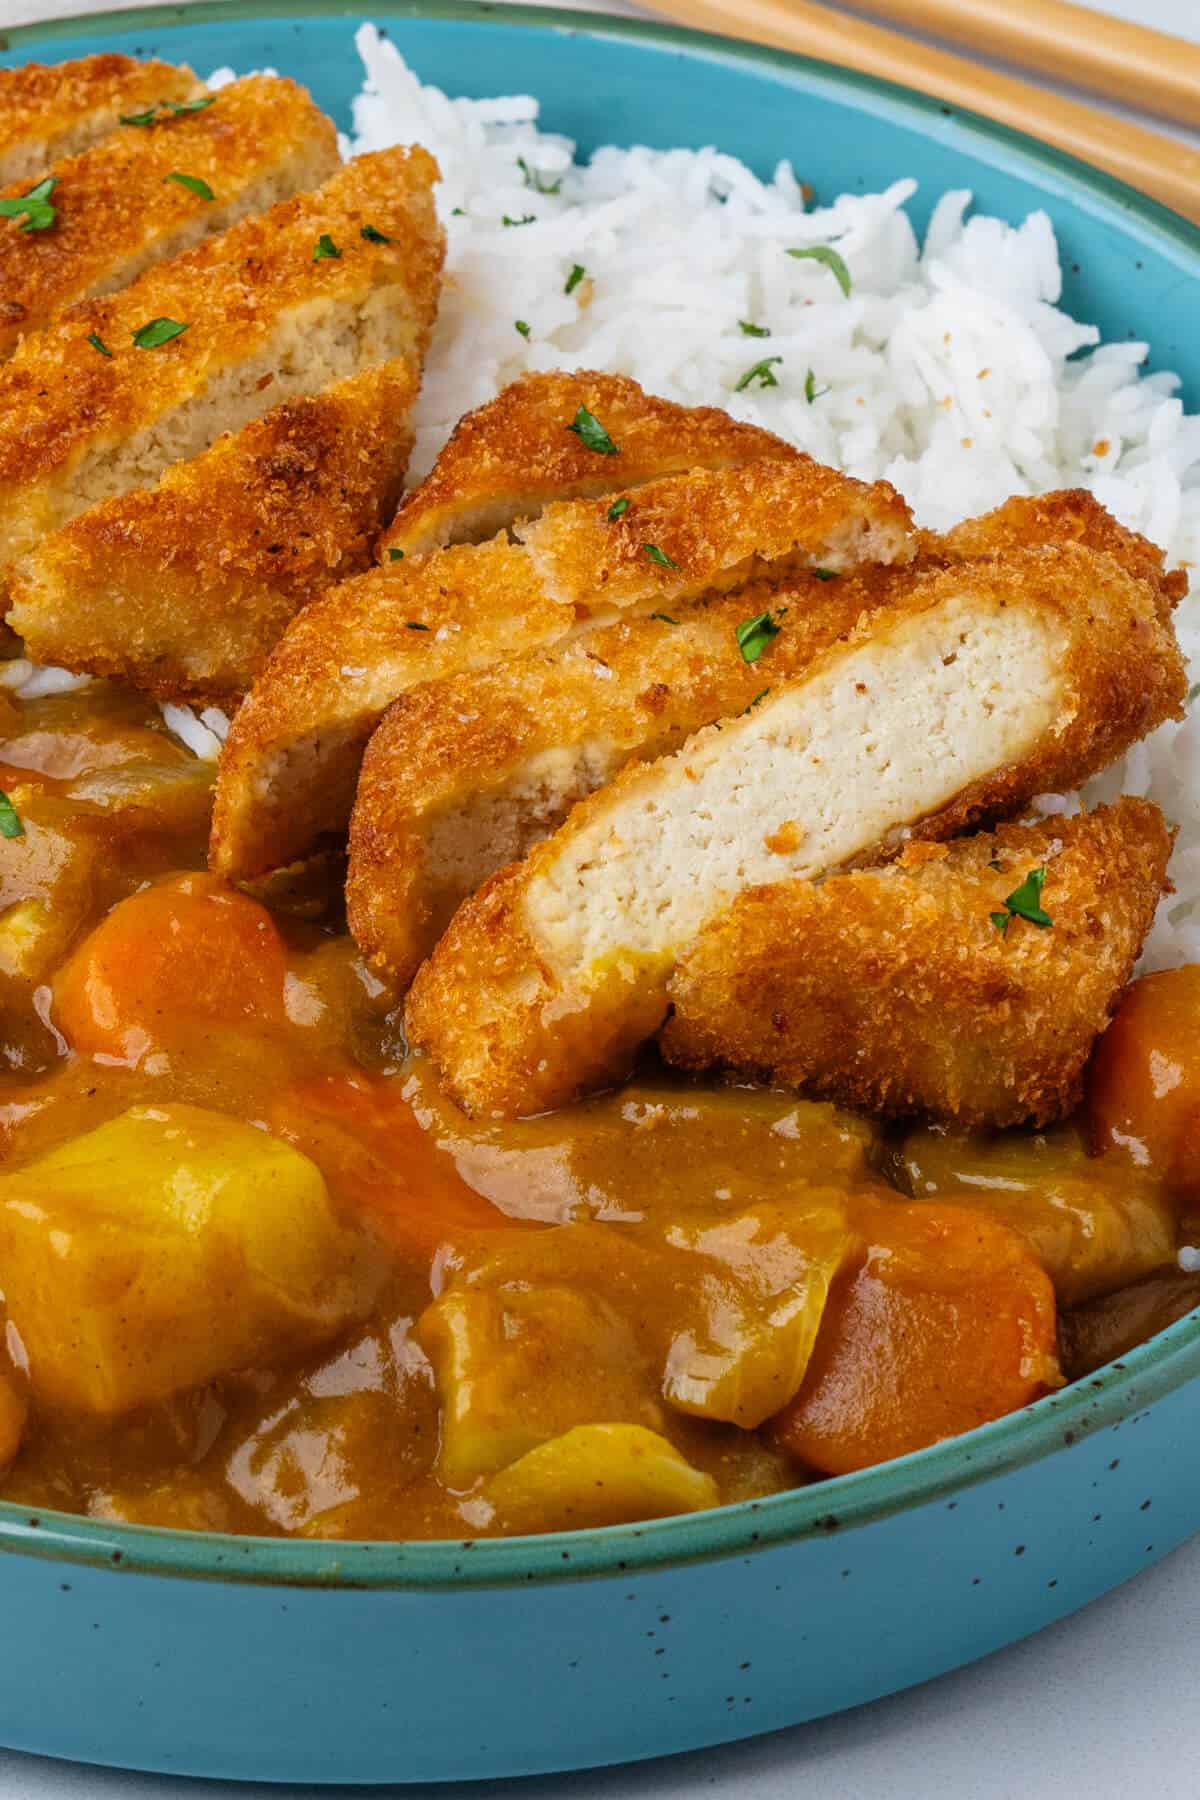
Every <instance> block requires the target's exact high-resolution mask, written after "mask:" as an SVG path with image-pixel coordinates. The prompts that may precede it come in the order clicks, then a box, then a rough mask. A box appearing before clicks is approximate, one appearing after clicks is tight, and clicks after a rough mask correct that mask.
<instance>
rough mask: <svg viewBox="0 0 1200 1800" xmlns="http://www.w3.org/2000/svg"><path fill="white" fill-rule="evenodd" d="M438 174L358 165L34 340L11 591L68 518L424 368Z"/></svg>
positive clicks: (71, 314) (11, 410)
mask: <svg viewBox="0 0 1200 1800" xmlns="http://www.w3.org/2000/svg"><path fill="white" fill-rule="evenodd" d="M436 177H437V166H436V164H435V163H434V161H433V159H432V157H430V156H429V155H428V154H427V153H426V152H425V151H424V150H421V149H395V150H381V151H378V152H377V153H376V154H374V155H371V156H361V157H358V158H356V160H355V161H354V162H351V163H347V164H346V165H345V167H344V168H341V169H339V171H338V172H337V174H336V175H334V176H333V177H332V178H331V179H330V180H329V181H327V182H326V183H325V185H324V187H321V188H318V189H317V190H316V192H315V193H311V194H297V195H294V196H293V197H292V198H291V199H289V200H281V201H280V202H279V203H278V204H277V205H275V206H273V207H272V208H271V209H270V211H269V212H265V213H262V214H260V215H258V216H257V217H254V218H250V219H242V220H239V222H238V223H237V224H236V225H231V226H230V227H229V229H228V230H227V231H224V232H221V233H220V234H219V235H218V236H217V237H213V238H209V239H208V240H207V241H206V242H204V243H202V244H198V245H197V246H196V247H195V248H194V249H192V250H188V251H185V252H184V254H183V255H182V256H178V257H175V258H174V260H173V261H171V262H169V263H163V264H160V265H159V266H158V267H157V268H152V269H148V270H146V272H145V273H144V274H143V275H141V276H139V277H138V279H137V280H136V281H135V282H133V283H132V285H131V286H129V287H127V288H123V289H122V290H121V292H120V293H118V294H113V295H110V296H109V297H108V298H106V299H103V300H86V301H83V302H81V303H80V304H79V305H78V306H72V307H69V308H68V309H67V310H66V311H65V312H64V313H61V314H60V315H59V317H58V319H57V320H55V322H54V323H53V324H51V325H48V326H47V327H46V328H45V330H43V331H40V332H37V333H36V334H35V335H34V336H32V337H29V338H26V339H25V341H24V342H23V343H22V345H21V347H20V349H19V350H18V351H17V353H16V355H15V356H14V357H13V358H12V360H11V361H10V362H8V363H7V364H6V365H5V366H4V367H3V368H0V579H4V578H6V576H7V570H8V568H9V566H10V565H11V564H12V563H13V562H14V561H15V560H16V559H17V558H18V557H19V556H23V555H26V554H27V553H28V552H29V551H30V550H32V549H33V548H34V547H35V546H36V544H37V543H38V541H39V540H40V539H41V538H42V537H44V536H45V535H46V534H47V533H48V532H50V531H54V530H56V529H58V527H60V526H61V525H64V524H66V522H67V521H68V519H72V518H74V517H75V516H76V514H78V513H81V512H83V511H85V510H86V509H87V508H88V507H89V506H94V505H96V504H97V502H99V501H101V500H106V499H108V498H109V497H110V496H111V495H113V494H119V493H124V492H125V491H126V490H127V489H129V488H136V487H148V486H150V485H151V483H153V482H154V481H156V480H157V479H158V477H159V476H160V475H161V474H162V472H163V470H164V469H165V468H167V467H168V466H169V465H170V464H171V463H173V462H179V461H181V460H184V459H186V458H188V457H191V456H196V455H198V454H199V452H200V451H201V450H204V449H206V448H207V447H208V445H209V444H211V443H212V442H213V441H214V440H215V439H216V438H217V437H219V436H220V434H221V433H222V432H223V431H237V430H239V429H240V428H241V427H242V426H243V425H245V424H247V423H248V422H249V421H250V420H251V419H255V418H259V417H261V415H262V414H263V413H265V412H268V411H270V409H271V408H272V407H273V406H276V405H278V404H279V403H280V402H281V401H283V400H290V399H295V398H297V397H298V396H300V395H302V394H315V393H319V392H320V391H321V389H322V388H325V387H328V386H329V385H330V384H331V383H332V382H335V381H341V380H344V379H345V377H346V376H348V375H352V374H354V373H355V372H356V371H357V370H359V369H363V368H366V367H368V366H370V365H371V364H374V363H380V362H385V361H389V360H391V359H393V358H396V357H404V358H406V359H407V360H408V361H409V362H410V363H412V364H413V366H414V367H419V366H420V363H421V359H422V356H423V353H424V349H425V345H426V342H427V340H428V336H429V331H430V327H431V325H432V323H433V318H434V314H435V311H436V308H437V300H438V289H439V283H440V278H441V264H442V253H443V238H442V233H441V230H440V227H439V226H438V223H437V219H436V217H435V214H434V208H433V194H432V188H433V183H434V181H435V179H436ZM367 227H370V230H371V235H366V231H367ZM326 242H327V243H328V245H330V246H332V249H333V250H334V251H336V252H337V254H336V255H332V254H328V253H327V251H326V250H325V249H324V248H323V245H324V244H325V243H326Z"/></svg>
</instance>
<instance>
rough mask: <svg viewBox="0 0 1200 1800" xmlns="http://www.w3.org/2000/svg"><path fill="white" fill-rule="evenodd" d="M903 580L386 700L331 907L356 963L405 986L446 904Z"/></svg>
mask: <svg viewBox="0 0 1200 1800" xmlns="http://www.w3.org/2000/svg"><path fill="white" fill-rule="evenodd" d="M909 579H910V575H909V571H908V570H907V568H899V569H897V568H879V569H870V570H864V571H862V572H861V573H860V574H858V575H847V576H842V577H841V578H839V579H838V580H836V581H821V580H819V579H818V578H817V577H816V576H815V575H805V576H799V577H796V578H795V579H794V581H793V582H792V583H790V584H787V585H785V586H783V587H780V588H774V587H768V586H765V585H760V586H751V587H748V588H744V589H741V590H740V591H739V592H738V593H736V594H728V595H725V596H723V597H722V598H720V599H717V600H714V601H712V602H711V603H708V604H701V605H690V606H687V607H678V608H677V610H676V612H675V613H674V614H667V613H659V614H656V615H655V616H654V617H652V618H639V619H629V620H622V621H621V622H620V623H619V624H616V625H609V626H606V627H605V628H603V629H602V630H597V631H592V632H588V633H586V634H585V635H583V636H582V637H576V638H573V639H571V640H570V641H569V642H567V643H565V644H561V645H559V646H557V647H556V648H555V649H552V650H544V651H540V652H538V653H536V654H534V655H532V656H526V657H520V658H517V659H515V660H513V661H511V662H505V663H500V664H498V665H496V666H495V667H493V668H490V669H484V670H482V671H479V672H477V673H475V674H459V675H453V676H450V677H448V678H447V679H446V680H443V681H435V682H426V683H425V684H424V685H423V686H421V687H418V688H415V689H414V690H413V691H412V692H411V693H409V694H406V695H404V696H402V698H401V699H399V700H397V701H396V703H395V705H394V706H392V707H391V708H390V709H389V711H388V712H387V714H386V715H385V717H384V719H383V722H382V724H381V725H380V727H379V729H378V731H376V733H375V735H374V737H373V738H372V739H371V742H370V744H369V745H368V748H367V753H366V757H365V759H364V762H363V768H362V774H361V776H360V778H359V783H358V794H357V798H356V800H355V805H354V814H353V818H352V821H351V828H350V872H349V883H348V886H347V890H346V898H347V903H348V909H349V920H350V929H351V931H352V932H353V934H354V936H355V938H356V940H357V942H358V944H359V947H360V949H362V951H363V952H364V954H365V955H366V956H368V958H369V959H370V961H371V963H372V965H373V966H374V967H375V968H376V969H377V970H378V972H379V973H380V974H381V975H383V976H384V978H385V979H386V980H387V981H388V982H389V984H390V985H392V986H394V987H396V988H400V989H402V988H404V987H406V986H407V985H408V983H409V982H410V981H411V980H412V978H413V976H414V975H415V973H416V971H417V967H418V965H419V964H420V963H421V961H422V960H423V959H424V957H425V956H426V955H427V954H428V953H429V951H430V950H431V949H432V948H433V945H434V944H435V943H436V941H437V939H438V937H439V936H440V935H441V932H442V931H443V930H444V928H445V926H446V924H447V923H448V922H449V919H450V915H451V913H452V912H453V911H454V909H455V907H456V906H457V905H458V904H459V903H460V901H462V900H465V899H466V897H467V895H468V894H470V893H473V892H474V890H475V889H476V888H477V887H478V886H479V885H480V884H481V882H483V881H485V880H486V879H487V877H488V876H489V875H491V874H493V873H494V872H495V871H496V870H497V869H499V868H501V867H503V865H504V864H505V863H508V862H513V861H514V860H515V859H516V858H518V857H521V856H524V855H525V854H526V852H527V851H529V850H531V849H532V848H533V846H534V844H536V843H538V842H539V841H540V840H541V839H542V838H544V837H546V836H548V835H549V833H550V832H552V831H554V830H556V829H557V828H558V826H559V825H561V824H562V822H563V820H564V819H565V818H566V816H567V814H568V812H569V811H570V810H571V807H572V806H573V805H574V804H575V803H576V801H579V800H582V799H584V798H585V796H586V795H588V794H591V793H593V792H594V791H595V790H596V789H597V788H599V787H602V786H603V785H604V783H605V782H606V781H611V780H612V778H613V776H614V775H615V774H616V773H617V771H618V770H619V769H620V768H621V767H622V766H623V765H624V764H625V763H627V762H628V761H629V760H630V759H631V758H633V757H637V758H640V759H644V758H646V757H654V756H662V755H665V754H666V753H667V752H668V751H670V750H674V749H676V748H678V746H679V745H680V744H682V743H683V742H684V740H685V739H686V738H688V737H690V736H691V735H692V733H693V732H695V731H698V730H700V728H701V727H702V726H704V725H710V724H712V722H713V721H714V720H716V719H726V718H732V717H734V716H735V715H736V714H738V713H740V712H743V711H744V710H745V709H746V708H747V707H748V706H752V705H754V704H755V703H756V702H757V701H759V700H760V699H761V698H762V697H763V696H764V691H765V690H769V688H770V687H771V685H772V684H773V683H777V682H779V681H781V680H784V679H787V678H790V677H792V676H795V675H797V674H799V673H801V672H802V671H803V670H804V669H805V668H807V667H808V666H809V664H810V663H811V662H812V661H813V659H814V658H815V657H816V656H818V655H819V654H820V653H821V652H822V651H824V650H827V649H828V648H829V647H830V645H831V644H834V643H836V642H837V640H838V639H839V638H840V637H843V636H845V635H846V634H847V633H848V632H850V631H851V630H853V628H854V626H855V625H856V624H857V623H858V622H859V620H860V619H861V618H863V617H864V616H865V615H867V614H869V613H871V612H873V611H877V610H878V609H879V608H880V607H881V606H884V605H886V604H887V603H888V600H889V597H891V595H892V594H893V593H894V591H895V589H896V584H897V582H900V581H907V580H909ZM764 619H765V620H766V621H767V622H768V624H769V625H770V626H771V627H773V628H775V632H776V635H775V636H774V637H773V638H766V637H765V636H764V635H762V634H763V632H764V630H765V627H764V625H762V624H761V623H760V624H759V627H758V632H757V633H755V634H754V636H751V637H747V631H746V628H747V626H751V627H753V626H754V624H755V622H756V620H758V621H762V620H764ZM739 631H740V632H741V634H742V637H743V638H746V639H747V642H746V646H745V651H744V650H743V646H742V643H741V642H740V641H739ZM764 645H767V646H769V654H763V656H762V660H759V656H758V655H757V654H756V652H757V653H763V648H764ZM746 652H748V653H749V657H750V658H751V660H747V654H746Z"/></svg>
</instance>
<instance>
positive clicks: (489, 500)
mask: <svg viewBox="0 0 1200 1800" xmlns="http://www.w3.org/2000/svg"><path fill="white" fill-rule="evenodd" d="M580 407H585V408H586V409H587V411H588V412H590V413H591V414H592V416H593V418H596V419H598V420H599V421H600V423H601V424H602V425H603V427H604V429H605V431H606V432H607V433H608V436H609V438H610V439H611V441H612V442H613V443H614V444H615V445H616V454H615V455H611V454H608V453H606V452H602V451H596V450H590V449H589V448H588V447H587V445H586V444H585V443H584V441H583V439H582V438H581V437H580V436H579V434H578V433H577V432H576V431H573V430H572V429H571V426H572V425H573V423H574V421H575V418H576V416H577V414H578V412H579V409H580ZM799 456H800V452H799V451H798V450H794V449H793V448H792V447H791V445H790V444H787V443H785V442H784V440H783V439H782V438H778V437H776V436H775V435H774V434H773V433H772V432H769V431H763V430H762V429H761V428H760V427H759V426H757V425H744V424H742V423H740V422H739V421H738V420H736V419H732V418H730V416H729V414H728V413H727V412H722V411H720V409H719V408H717V407H715V406H680V405H679V404H678V403H677V402H676V401H673V400H662V399H659V398H658V396H657V395H654V394H647V393H646V392H645V390H644V389H643V388H641V387H640V386H639V385H638V383H637V382H636V381H632V380H630V378H629V377H628V376H627V375H604V374H601V373H600V372H599V371H597V370H594V369H576V370H573V371H572V372H571V373H570V374H567V373H564V372H560V371H557V370H555V371H549V372H546V373H540V374H530V375H522V376H521V377H520V379H519V380H517V381H514V382H511V383H510V384H509V386H508V387H506V388H504V389H502V391H501V392H500V393H499V394H497V395H496V397H495V399H494V400H489V401H487V402H486V403H485V404H484V405H483V406H478V407H476V408H475V410H474V411H473V412H469V413H467V414H466V415H465V417H464V418H462V419H460V420H459V423H458V424H457V425H456V426H455V428H454V431H453V432H452V434H451V436H450V438H449V439H448V440H447V442H446V444H445V446H444V448H443V449H442V451H441V452H440V454H439V456H438V459H437V461H436V462H435V463H434V465H433V468H432V469H431V470H430V472H429V474H428V475H427V476H426V477H425V479H424V481H422V482H421V484H420V486H419V487H417V488H414V490H413V492H412V493H411V494H410V495H409V496H408V498H407V499H406V500H405V502H404V504H403V506H402V507H401V508H400V511H399V512H398V513H397V514H396V518H395V521H394V523H393V524H392V527H391V529H390V530H389V531H388V532H387V534H386V536H385V537H384V539H383V541H382V543H381V545H380V550H381V553H382V554H383V555H384V556H386V555H387V552H388V550H389V548H395V549H399V550H403V551H404V552H405V554H406V555H409V556H412V555H417V554H421V553H422V552H425V551H428V550H437V549H440V548H441V546H442V545H443V544H457V543H463V542H473V541H479V540H481V539H483V538H486V537H491V536H492V535H493V533H494V532H497V531H501V530H504V529H506V528H507V527H508V526H510V525H512V524H514V523H515V522H516V521H517V520H520V519H529V518H534V517H536V516H537V514H539V513H540V512H541V510H542V508H543V507H544V506H545V505H546V504H547V502H549V501H551V500H569V499H571V498H572V497H574V496H583V495H592V496H599V495H601V494H612V493H618V492H621V491H623V490H627V489H629V488H633V487H640V486H641V485H642V484H643V483H644V482H647V481H653V480H656V479H657V478H658V477H659V476H662V475H674V474H680V473H683V472H684V471H686V470H688V469H723V468H732V467H734V466H735V465H736V464H739V463H748V462H755V461H757V460H758V459H759V458H761V457H776V458H778V457H794V458H798V457H799Z"/></svg>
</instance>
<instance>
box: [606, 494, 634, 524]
mask: <svg viewBox="0 0 1200 1800" xmlns="http://www.w3.org/2000/svg"><path fill="white" fill-rule="evenodd" d="M628 511H629V496H628V494H622V495H621V498H620V499H619V500H614V501H613V503H612V505H611V506H610V507H609V509H608V511H607V513H606V514H605V515H604V516H605V518H606V519H607V520H608V521H609V523H610V524H611V525H615V524H616V522H617V520H618V519H619V518H620V517H621V514H622V513H627V512H628Z"/></svg>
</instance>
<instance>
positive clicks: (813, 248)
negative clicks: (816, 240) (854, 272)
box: [788, 244, 851, 299]
mask: <svg viewBox="0 0 1200 1800" xmlns="http://www.w3.org/2000/svg"><path fill="white" fill-rule="evenodd" d="M788 255H789V256H794V257H796V258H797V260H798V261H800V262H805V261H807V262H819V263H821V264H823V266H824V267H825V268H827V269H828V270H829V273H830V274H831V275H832V276H833V277H834V279H835V281H836V282H837V284H838V286H839V287H840V288H841V290H842V292H843V294H845V295H846V297H847V299H848V298H849V296H850V286H851V283H850V271H849V269H848V268H847V267H846V265H845V263H844V262H843V261H842V259H841V257H840V256H839V255H838V253H837V251H836V250H835V249H834V248H833V246H832V245H831V244H810V245H809V246H808V248H807V249H806V250H789V251H788Z"/></svg>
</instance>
